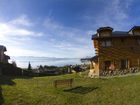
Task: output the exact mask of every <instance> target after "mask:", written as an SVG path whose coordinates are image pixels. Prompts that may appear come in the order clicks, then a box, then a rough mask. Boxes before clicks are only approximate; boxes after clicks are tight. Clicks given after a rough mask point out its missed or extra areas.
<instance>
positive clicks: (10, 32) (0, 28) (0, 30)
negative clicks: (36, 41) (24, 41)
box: [0, 17, 43, 37]
mask: <svg viewBox="0 0 140 105" xmlns="http://www.w3.org/2000/svg"><path fill="white" fill-rule="evenodd" d="M30 24H31V23H29V22H28V21H27V20H26V18H24V17H22V18H19V19H14V20H11V21H8V22H0V37H10V36H20V37H27V36H32V37H38V36H42V35H43V33H41V32H35V31H33V30H29V29H28V28H27V27H21V26H19V25H25V26H29V25H30Z"/></svg>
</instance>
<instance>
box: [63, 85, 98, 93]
mask: <svg viewBox="0 0 140 105" xmlns="http://www.w3.org/2000/svg"><path fill="white" fill-rule="evenodd" d="M96 89H98V87H83V86H78V87H75V88H71V89H67V90H64V92H71V93H78V94H87V93H89V92H92V91H94V90H96Z"/></svg>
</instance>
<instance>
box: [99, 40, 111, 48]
mask: <svg viewBox="0 0 140 105" xmlns="http://www.w3.org/2000/svg"><path fill="white" fill-rule="evenodd" d="M101 46H102V47H110V46H111V40H106V41H102V42H101Z"/></svg>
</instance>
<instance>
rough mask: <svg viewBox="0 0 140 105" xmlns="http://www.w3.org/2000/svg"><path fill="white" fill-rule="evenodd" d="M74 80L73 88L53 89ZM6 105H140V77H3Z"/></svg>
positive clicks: (0, 99) (0, 86)
mask: <svg viewBox="0 0 140 105" xmlns="http://www.w3.org/2000/svg"><path fill="white" fill-rule="evenodd" d="M66 78H74V84H73V88H72V89H69V88H58V89H55V88H54V87H53V81H54V80H57V79H66ZM0 103H4V105H139V103H140V76H139V75H137V76H128V77H116V78H108V79H106V78H105V79H90V78H84V77H80V76H79V75H77V74H70V75H63V76H49V77H34V78H28V77H23V78H18V77H7V76H2V77H0Z"/></svg>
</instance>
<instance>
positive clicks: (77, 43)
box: [0, 0, 140, 58]
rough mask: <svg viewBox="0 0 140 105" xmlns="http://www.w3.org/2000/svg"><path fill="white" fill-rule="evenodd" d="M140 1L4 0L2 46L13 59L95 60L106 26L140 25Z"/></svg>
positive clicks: (0, 4) (1, 0) (0, 29)
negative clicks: (97, 35) (95, 43)
mask: <svg viewBox="0 0 140 105" xmlns="http://www.w3.org/2000/svg"><path fill="white" fill-rule="evenodd" d="M139 4H140V1H139V0H0V44H1V45H5V46H6V47H7V50H8V51H7V54H9V55H10V56H46V57H72V58H73V57H86V56H94V55H95V54H94V48H93V43H92V40H91V35H92V34H95V33H96V30H97V29H98V28H99V27H102V26H111V27H113V28H114V30H124V31H128V30H129V29H130V28H132V27H133V26H134V25H140V7H139Z"/></svg>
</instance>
